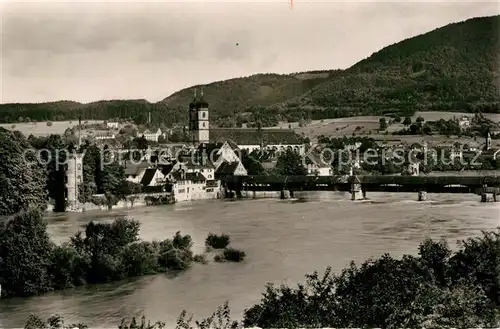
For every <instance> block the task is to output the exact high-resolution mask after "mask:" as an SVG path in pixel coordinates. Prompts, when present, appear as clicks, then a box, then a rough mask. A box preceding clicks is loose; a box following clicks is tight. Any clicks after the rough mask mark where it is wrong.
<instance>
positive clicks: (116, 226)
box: [0, 209, 193, 296]
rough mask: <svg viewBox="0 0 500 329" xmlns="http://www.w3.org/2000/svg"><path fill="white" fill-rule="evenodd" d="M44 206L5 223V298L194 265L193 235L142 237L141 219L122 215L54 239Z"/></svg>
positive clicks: (1, 238) (1, 231)
mask: <svg viewBox="0 0 500 329" xmlns="http://www.w3.org/2000/svg"><path fill="white" fill-rule="evenodd" d="M46 229H47V227H46V223H45V222H44V220H43V217H42V214H41V213H40V212H39V211H38V210H33V209H32V210H29V211H27V212H23V213H21V214H18V215H16V216H14V217H12V218H11V219H9V220H8V221H7V222H3V223H1V226H0V284H1V285H2V287H3V289H2V293H3V294H4V295H5V296H30V295H37V294H40V293H44V292H46V291H50V290H58V289H66V288H70V287H75V286H80V285H84V284H87V283H104V282H110V281H114V280H120V279H123V278H126V277H134V276H141V275H148V274H155V273H163V272H168V271H180V270H184V269H186V268H188V267H189V266H190V265H191V263H192V261H193V253H192V251H191V248H192V246H193V243H192V240H191V237H190V236H189V235H182V234H180V232H177V233H176V234H175V235H174V237H173V238H172V239H166V240H163V241H153V242H146V241H140V240H139V238H138V236H139V223H138V222H137V221H134V220H130V219H127V218H118V219H116V220H114V221H113V222H112V223H94V222H90V223H89V224H87V225H86V227H85V233H82V232H78V233H76V234H75V235H74V236H73V237H72V238H71V239H70V241H69V242H67V243H64V244H62V245H55V244H53V243H52V242H51V241H50V238H49V236H48V233H47V230H46Z"/></svg>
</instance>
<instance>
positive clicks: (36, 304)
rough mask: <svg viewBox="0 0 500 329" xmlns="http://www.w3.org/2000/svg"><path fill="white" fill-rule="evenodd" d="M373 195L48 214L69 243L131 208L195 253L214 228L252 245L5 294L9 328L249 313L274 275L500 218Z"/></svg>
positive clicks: (499, 213)
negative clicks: (56, 321)
mask: <svg viewBox="0 0 500 329" xmlns="http://www.w3.org/2000/svg"><path fill="white" fill-rule="evenodd" d="M368 197H369V198H371V200H370V201H350V200H349V198H350V195H349V194H343V193H339V192H317V193H309V194H307V198H306V200H305V202H296V201H286V200H278V199H257V200H240V201H213V200H212V201H201V202H193V203H184V204H175V205H167V206H159V207H145V208H136V209H132V210H128V211H127V210H122V211H120V210H115V211H109V212H92V213H90V212H89V213H79V214H62V215H58V216H53V217H49V218H48V221H49V230H50V234H51V235H52V237H53V238H54V240H57V241H65V240H67V239H68V237H69V236H70V235H72V234H74V233H75V232H76V231H77V230H79V229H81V228H82V226H83V225H85V224H86V223H87V222H88V221H90V220H96V221H105V220H110V219H112V218H113V217H114V216H120V215H128V216H130V217H132V218H134V219H137V220H139V221H140V222H141V224H142V225H141V232H140V234H141V238H142V239H144V240H152V239H165V238H167V237H170V236H172V235H173V234H175V232H176V231H181V232H182V233H187V234H190V235H191V236H192V237H193V240H194V242H195V251H196V252H200V251H202V250H203V244H204V239H205V237H206V236H207V234H208V233H209V232H214V233H218V232H227V233H229V234H230V235H231V238H232V242H231V244H232V245H233V246H234V247H236V248H238V249H242V250H244V251H245V252H246V254H247V258H246V259H245V261H244V262H243V263H224V264H217V263H210V264H207V265H201V264H195V265H194V266H193V267H192V268H190V269H189V270H188V271H186V272H184V273H181V274H180V275H177V276H174V277H172V276H168V275H163V274H162V275H154V276H147V277H142V278H138V279H134V280H128V281H126V282H119V283H113V284H105V285H96V286H87V287H79V288H75V289H70V290H65V291H62V292H54V293H49V294H46V295H43V296H38V297H32V298H13V299H3V300H1V301H0V328H15V327H22V326H24V324H25V321H26V319H27V318H28V316H29V314H30V313H35V314H37V315H40V316H44V317H48V316H50V315H52V314H55V313H57V314H60V315H63V316H64V317H65V319H66V320H67V322H83V323H86V324H87V325H90V326H92V327H99V328H105V327H107V328H116V327H117V325H118V324H119V323H120V320H121V319H122V318H123V317H131V316H140V315H145V316H147V317H148V319H150V320H152V321H157V320H161V321H165V322H166V323H167V325H168V327H169V328H171V327H175V320H176V319H177V317H178V315H179V314H180V313H181V311H182V310H183V309H186V310H188V311H189V312H191V313H194V314H195V318H200V317H205V316H208V315H209V314H211V312H213V311H214V310H215V308H216V307H217V306H218V305H222V304H223V303H224V301H226V300H228V301H229V305H230V307H231V310H232V312H233V313H232V314H233V315H234V316H235V317H236V318H240V317H241V315H242V314H243V311H244V309H245V308H248V307H250V306H252V305H253V304H255V303H256V302H258V301H259V300H260V296H261V293H262V292H263V289H264V285H265V284H266V283H267V282H273V283H288V284H295V283H297V282H300V281H302V280H303V279H304V275H305V274H306V273H311V272H313V271H314V270H319V271H321V272H322V271H324V269H325V268H326V267H327V266H328V265H331V266H332V267H333V269H334V270H335V271H340V270H341V269H342V268H343V267H345V266H346V265H348V264H349V262H350V261H351V260H354V261H357V262H360V261H363V260H366V259H367V258H369V257H377V256H380V255H381V254H383V253H385V252H389V253H391V254H392V255H394V256H401V255H402V254H403V253H412V254H414V253H416V250H417V249H416V248H417V246H418V244H419V242H420V241H422V239H424V238H425V237H432V238H445V239H447V240H448V241H449V243H450V246H452V247H455V246H456V241H457V240H459V239H463V238H466V237H469V236H475V235H478V234H480V232H481V230H489V229H493V228H495V227H497V226H500V203H480V202H479V196H476V195H462V194H456V195H447V194H429V195H428V198H429V200H431V201H427V202H417V201H415V200H416V198H417V195H416V193H411V194H405V193H394V194H390V193H369V195H368Z"/></svg>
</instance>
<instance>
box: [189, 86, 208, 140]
mask: <svg viewBox="0 0 500 329" xmlns="http://www.w3.org/2000/svg"><path fill="white" fill-rule="evenodd" d="M189 131H190V133H191V140H192V142H193V144H200V143H208V142H209V140H210V133H209V131H210V130H209V119H208V103H207V102H206V101H205V100H204V98H203V90H202V91H201V96H200V98H199V99H197V97H196V92H195V98H194V100H193V101H192V102H191V103H190V104H189Z"/></svg>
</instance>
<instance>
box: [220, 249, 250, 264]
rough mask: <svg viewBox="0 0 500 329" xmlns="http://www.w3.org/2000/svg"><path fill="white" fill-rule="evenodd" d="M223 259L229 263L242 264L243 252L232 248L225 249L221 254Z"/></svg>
mask: <svg viewBox="0 0 500 329" xmlns="http://www.w3.org/2000/svg"><path fill="white" fill-rule="evenodd" d="M223 256H224V259H225V260H227V261H229V262H242V261H243V260H244V259H245V256H246V255H245V252H244V251H241V250H238V249H234V248H227V249H225V250H224V253H223Z"/></svg>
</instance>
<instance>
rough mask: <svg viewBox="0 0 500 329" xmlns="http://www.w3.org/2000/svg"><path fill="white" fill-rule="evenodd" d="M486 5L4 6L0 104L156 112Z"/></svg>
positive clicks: (354, 53) (489, 6)
mask: <svg viewBox="0 0 500 329" xmlns="http://www.w3.org/2000/svg"><path fill="white" fill-rule="evenodd" d="M499 13H500V4H499V3H498V2H497V1H489V2H477V1H476V2H464V1H461V2H457V1H455V2H450V1H439V2H437V1H427V2H404V1H401V2H387V1H386V2H374V1H372V2H359V1H335V2H334V1H326V0H323V1H312V0H310V1H302V0H293V8H292V7H291V5H290V0H265V1H264V0H261V1H257V0H254V1H251V0H241V1H235V0H233V1H229V0H226V1H222V0H217V1H202V0H198V1H189V0H182V1H181V0H179V1H148V2H141V1H126V0H122V1H110V0H108V1H106V2H104V1H93V2H91V1H74V2H64V1H58V2H50V1H40V0H38V1H19V0H18V1H15V2H9V1H2V2H1V3H0V14H1V17H0V19H1V26H0V34H1V44H0V45H1V48H0V53H1V62H0V64H1V65H0V73H1V86H0V90H1V95H0V103H13V102H16V103H27V102H47V101H57V100H73V101H78V102H82V103H87V102H92V101H97V100H103V99H147V100H148V101H151V102H157V101H159V100H162V99H164V98H165V97H167V96H169V95H170V94H172V93H174V92H176V91H178V90H180V89H183V88H186V87H189V86H192V85H198V84H208V83H210V82H214V81H219V80H224V79H229V78H235V77H241V76H249V75H252V74H256V73H293V72H300V71H307V70H321V69H344V68H348V67H349V66H351V65H353V64H354V63H356V62H358V61H359V60H361V59H363V58H366V57H368V56H370V55H371V54H372V53H374V52H376V51H378V50H380V49H381V48H383V47H385V46H387V45H390V44H393V43H396V42H398V41H401V40H403V39H406V38H409V37H413V36H416V35H419V34H422V33H425V32H428V31H431V30H433V29H435V28H438V27H440V26H443V25H446V24H449V23H452V22H457V21H463V20H465V19H468V18H472V17H478V16H490V15H497V14H499Z"/></svg>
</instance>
